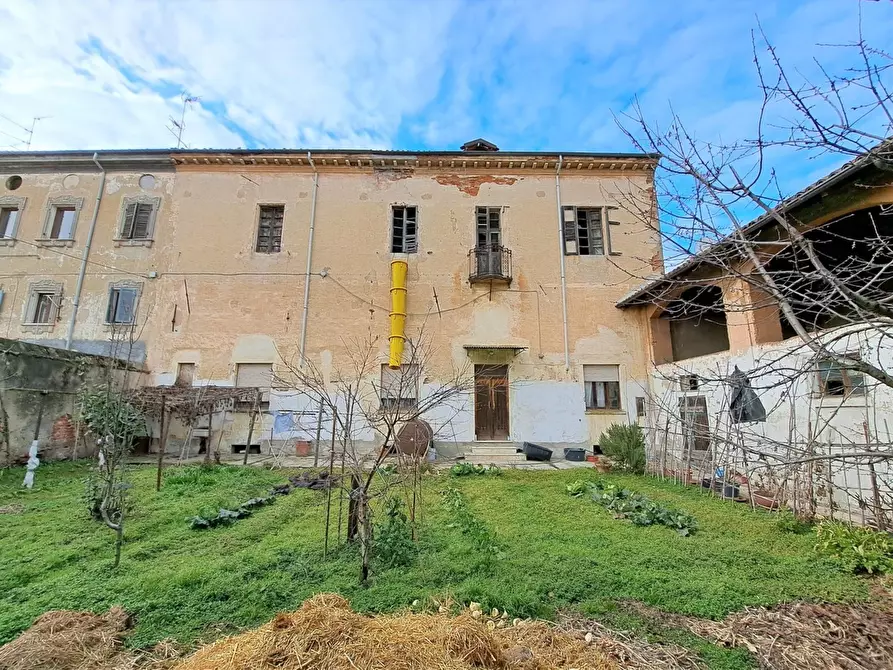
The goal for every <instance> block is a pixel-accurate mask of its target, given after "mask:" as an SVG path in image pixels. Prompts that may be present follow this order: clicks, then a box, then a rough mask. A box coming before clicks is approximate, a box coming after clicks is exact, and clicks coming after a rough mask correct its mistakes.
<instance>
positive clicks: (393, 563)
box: [375, 497, 416, 568]
mask: <svg viewBox="0 0 893 670" xmlns="http://www.w3.org/2000/svg"><path fill="white" fill-rule="evenodd" d="M415 555H416V545H415V542H413V541H412V530H411V528H410V526H409V520H408V519H407V518H406V514H405V513H404V512H403V503H402V502H401V501H400V499H399V498H394V497H391V498H388V499H387V500H385V520H384V523H382V524H380V525H379V526H378V528H376V531H375V556H376V558H377V559H378V561H379V562H380V563H381V564H382V565H383V566H384V567H385V568H393V567H397V566H405V565H410V564H412V562H413V559H415Z"/></svg>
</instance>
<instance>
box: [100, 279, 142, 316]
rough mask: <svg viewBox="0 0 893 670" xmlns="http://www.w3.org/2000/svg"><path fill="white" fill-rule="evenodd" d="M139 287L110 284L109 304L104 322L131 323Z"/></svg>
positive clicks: (134, 314) (134, 313)
mask: <svg viewBox="0 0 893 670" xmlns="http://www.w3.org/2000/svg"><path fill="white" fill-rule="evenodd" d="M138 294H139V289H137V288H136V287H133V286H112V287H111V288H110V289H109V304H108V309H107V310H106V313H105V322H106V323H111V324H122V325H123V324H132V323H133V322H134V320H135V317H136V300H137V296H138Z"/></svg>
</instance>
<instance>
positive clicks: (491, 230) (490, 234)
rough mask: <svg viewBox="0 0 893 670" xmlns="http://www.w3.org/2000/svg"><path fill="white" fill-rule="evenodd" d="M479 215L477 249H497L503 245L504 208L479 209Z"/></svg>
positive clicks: (477, 211)
mask: <svg viewBox="0 0 893 670" xmlns="http://www.w3.org/2000/svg"><path fill="white" fill-rule="evenodd" d="M476 213H477V248H478V249H496V248H498V247H500V246H501V245H502V226H501V220H500V219H501V217H502V208H501V207H478V208H477V210H476Z"/></svg>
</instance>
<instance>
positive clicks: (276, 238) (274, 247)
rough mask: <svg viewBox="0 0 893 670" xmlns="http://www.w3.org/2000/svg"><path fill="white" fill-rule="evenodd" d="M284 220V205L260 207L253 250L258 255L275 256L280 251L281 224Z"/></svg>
mask: <svg viewBox="0 0 893 670" xmlns="http://www.w3.org/2000/svg"><path fill="white" fill-rule="evenodd" d="M284 220H285V205H261V206H260V214H259V216H258V221H257V244H256V245H255V247H254V250H255V251H256V252H257V253H259V254H275V253H279V251H281V249H282V224H283V221H284Z"/></svg>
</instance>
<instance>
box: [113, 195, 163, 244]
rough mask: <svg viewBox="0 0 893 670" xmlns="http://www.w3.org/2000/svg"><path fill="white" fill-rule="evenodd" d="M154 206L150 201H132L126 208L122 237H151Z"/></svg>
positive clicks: (129, 238)
mask: <svg viewBox="0 0 893 670" xmlns="http://www.w3.org/2000/svg"><path fill="white" fill-rule="evenodd" d="M154 209H155V208H154V206H153V205H152V204H151V203H148V202H131V203H128V204H127V206H126V207H125V208H124V224H123V225H122V226H121V239H124V240H147V239H149V238H150V237H151V231H152V213H153V211H154Z"/></svg>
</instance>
